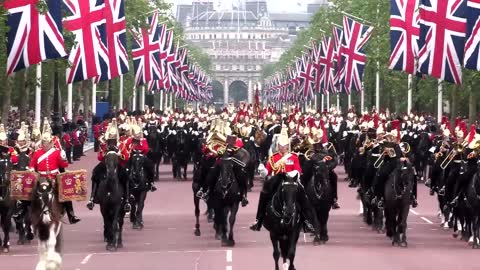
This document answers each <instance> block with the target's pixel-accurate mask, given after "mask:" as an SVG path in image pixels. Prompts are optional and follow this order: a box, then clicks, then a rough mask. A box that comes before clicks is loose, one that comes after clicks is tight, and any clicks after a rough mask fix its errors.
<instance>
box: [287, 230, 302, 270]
mask: <svg viewBox="0 0 480 270" xmlns="http://www.w3.org/2000/svg"><path fill="white" fill-rule="evenodd" d="M299 236H300V231H299V230H297V231H295V234H294V235H293V236H292V239H291V241H290V247H289V254H288V259H289V260H290V266H289V267H288V270H295V265H294V260H295V254H296V253H297V243H298V237H299Z"/></svg>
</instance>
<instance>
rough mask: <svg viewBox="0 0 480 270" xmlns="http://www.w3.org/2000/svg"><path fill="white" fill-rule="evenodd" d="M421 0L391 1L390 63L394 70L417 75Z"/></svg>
mask: <svg viewBox="0 0 480 270" xmlns="http://www.w3.org/2000/svg"><path fill="white" fill-rule="evenodd" d="M418 3H419V0H391V4H390V52H391V54H390V63H389V68H390V69H392V70H400V71H405V72H406V73H409V74H414V73H416V66H415V58H416V57H418V39H419V36H420V16H419V11H418Z"/></svg>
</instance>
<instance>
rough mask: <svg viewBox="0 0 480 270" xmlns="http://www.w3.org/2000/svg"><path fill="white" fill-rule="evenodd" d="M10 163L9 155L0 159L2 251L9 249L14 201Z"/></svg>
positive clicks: (5, 251)
mask: <svg viewBox="0 0 480 270" xmlns="http://www.w3.org/2000/svg"><path fill="white" fill-rule="evenodd" d="M11 169H12V163H11V162H10V157H9V156H7V157H6V158H3V159H0V221H1V225H2V230H3V235H4V237H3V243H2V240H1V237H0V244H1V245H2V248H3V252H4V253H8V252H9V251H10V229H11V227H12V215H13V206H14V203H15V202H14V201H12V200H11V199H10V171H11Z"/></svg>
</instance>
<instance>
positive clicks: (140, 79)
mask: <svg viewBox="0 0 480 270" xmlns="http://www.w3.org/2000/svg"><path fill="white" fill-rule="evenodd" d="M147 24H148V25H149V28H148V29H145V28H142V29H141V30H140V31H135V30H133V31H132V32H133V33H134V37H135V38H134V42H133V48H132V58H133V66H134V69H135V84H136V85H137V86H138V85H144V84H146V83H148V82H149V81H152V80H159V79H160V78H161V77H162V76H161V74H160V65H159V63H158V59H159V54H160V47H159V44H158V41H159V27H158V25H157V24H158V14H157V13H154V14H153V16H151V17H149V18H148V19H147Z"/></svg>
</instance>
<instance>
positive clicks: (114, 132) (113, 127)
mask: <svg viewBox="0 0 480 270" xmlns="http://www.w3.org/2000/svg"><path fill="white" fill-rule="evenodd" d="M105 139H106V140H118V139H119V134H118V127H117V119H116V118H113V119H112V123H111V124H109V126H108V127H107V132H105Z"/></svg>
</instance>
